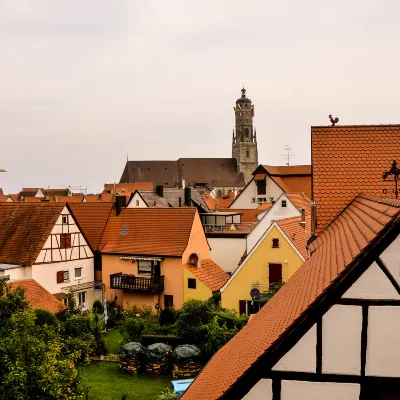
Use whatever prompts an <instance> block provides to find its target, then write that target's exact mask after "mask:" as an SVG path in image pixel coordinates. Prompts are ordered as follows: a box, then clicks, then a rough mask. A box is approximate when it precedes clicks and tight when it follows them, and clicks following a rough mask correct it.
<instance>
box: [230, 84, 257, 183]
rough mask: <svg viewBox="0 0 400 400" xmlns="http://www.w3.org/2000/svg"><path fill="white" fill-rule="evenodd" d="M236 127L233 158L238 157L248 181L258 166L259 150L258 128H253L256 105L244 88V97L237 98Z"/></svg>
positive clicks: (233, 138)
mask: <svg viewBox="0 0 400 400" xmlns="http://www.w3.org/2000/svg"><path fill="white" fill-rule="evenodd" d="M233 109H234V110H235V129H234V130H233V137H232V158H236V160H237V164H238V169H239V171H240V172H243V176H244V180H245V182H246V184H247V183H249V181H250V180H251V178H252V177H253V176H252V173H253V172H254V170H255V169H256V168H257V167H258V151H257V136H256V130H255V129H253V117H254V105H253V104H251V100H250V99H248V98H247V97H246V89H245V88H243V89H242V97H240V98H239V99H238V100H236V107H234V108H233Z"/></svg>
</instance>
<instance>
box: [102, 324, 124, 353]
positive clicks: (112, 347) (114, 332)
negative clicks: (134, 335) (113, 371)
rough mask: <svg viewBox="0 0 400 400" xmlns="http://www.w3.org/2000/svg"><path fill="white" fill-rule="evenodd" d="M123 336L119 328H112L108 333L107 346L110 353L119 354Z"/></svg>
mask: <svg viewBox="0 0 400 400" xmlns="http://www.w3.org/2000/svg"><path fill="white" fill-rule="evenodd" d="M121 340H122V336H121V334H120V333H119V329H118V328H114V329H111V330H109V331H107V333H106V348H107V351H108V353H109V354H119V346H120V345H121Z"/></svg>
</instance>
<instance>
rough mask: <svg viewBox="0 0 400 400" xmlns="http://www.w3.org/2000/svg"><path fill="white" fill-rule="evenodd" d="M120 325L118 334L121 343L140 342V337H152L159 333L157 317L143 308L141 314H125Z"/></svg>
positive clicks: (148, 309) (149, 310) (149, 309)
mask: <svg viewBox="0 0 400 400" xmlns="http://www.w3.org/2000/svg"><path fill="white" fill-rule="evenodd" d="M124 315H125V317H124V319H123V320H122V321H121V323H120V332H121V334H122V336H123V341H124V342H125V343H127V342H140V340H141V337H142V335H154V334H157V333H159V331H160V324H159V322H158V318H157V316H156V315H155V314H154V313H153V312H152V310H151V308H145V309H144V310H143V311H142V312H141V313H137V314H133V313H129V312H127V313H125V314H124Z"/></svg>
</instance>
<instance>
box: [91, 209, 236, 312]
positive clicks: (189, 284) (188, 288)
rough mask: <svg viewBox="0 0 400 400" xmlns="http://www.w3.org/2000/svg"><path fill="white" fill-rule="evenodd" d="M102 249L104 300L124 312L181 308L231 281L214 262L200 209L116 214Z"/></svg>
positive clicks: (205, 297) (108, 226)
mask: <svg viewBox="0 0 400 400" xmlns="http://www.w3.org/2000/svg"><path fill="white" fill-rule="evenodd" d="M99 250H100V251H101V259H102V281H103V283H104V285H105V290H106V297H107V299H108V300H112V299H114V298H116V299H117V304H118V305H119V306H121V307H122V308H124V309H126V308H129V307H132V306H137V307H138V308H143V307H144V306H150V307H152V308H153V309H159V308H164V307H175V308H180V307H181V306H182V304H183V303H184V301H186V300H188V299H189V298H195V299H201V300H205V299H207V298H209V297H210V296H211V295H212V293H213V292H214V291H216V290H218V289H219V288H220V287H221V286H222V285H223V284H224V283H225V282H226V280H227V279H228V278H229V276H228V275H227V274H226V273H225V272H224V271H223V270H222V269H221V268H220V267H218V266H217V265H216V264H215V263H214V262H213V261H212V260H210V248H209V245H208V243H207V239H206V237H205V234H204V230H203V226H202V224H201V221H200V217H199V214H198V212H197V210H196V208H122V209H121V210H120V211H119V212H118V211H116V212H112V213H111V215H110V216H109V218H108V222H107V225H106V228H105V230H104V233H103V235H102V238H101V241H100V244H99Z"/></svg>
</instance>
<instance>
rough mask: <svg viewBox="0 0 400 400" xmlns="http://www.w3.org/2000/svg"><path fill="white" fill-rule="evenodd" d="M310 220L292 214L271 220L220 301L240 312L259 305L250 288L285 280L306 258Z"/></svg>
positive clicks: (229, 282)
mask: <svg viewBox="0 0 400 400" xmlns="http://www.w3.org/2000/svg"><path fill="white" fill-rule="evenodd" d="M309 237H310V221H309V219H307V218H304V217H303V218H302V217H292V218H287V219H282V220H279V221H274V222H272V223H271V225H270V227H269V228H268V230H267V231H266V232H265V233H264V235H263V236H262V237H261V239H260V240H259V241H258V242H257V244H256V245H255V246H254V247H253V248H252V249H251V251H250V252H249V253H248V254H247V256H246V257H245V259H244V260H243V262H242V263H241V264H240V265H239V266H238V268H237V269H236V270H235V271H234V272H233V274H232V276H231V277H230V278H229V280H228V281H227V282H226V284H225V285H224V286H223V287H222V288H221V305H222V307H224V308H228V309H233V310H236V311H237V312H238V313H240V314H248V315H250V314H253V313H255V312H257V311H258V310H259V308H260V306H261V303H260V302H258V301H253V300H252V298H251V295H250V291H251V290H252V289H258V290H259V291H260V292H261V293H262V292H265V291H267V290H268V288H269V285H270V284H272V283H275V282H280V281H282V282H286V281H287V280H288V279H289V278H290V277H291V276H292V275H293V274H294V273H295V272H296V271H297V269H298V268H299V267H300V266H301V265H302V264H303V263H304V261H305V258H307V251H306V246H307V240H308V239H309Z"/></svg>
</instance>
